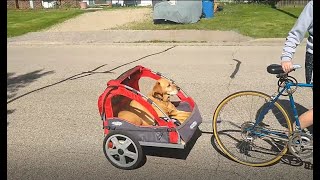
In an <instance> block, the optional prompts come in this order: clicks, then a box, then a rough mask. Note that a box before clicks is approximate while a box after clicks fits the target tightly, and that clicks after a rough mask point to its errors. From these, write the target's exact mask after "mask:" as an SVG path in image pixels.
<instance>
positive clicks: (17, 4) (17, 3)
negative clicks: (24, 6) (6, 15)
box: [14, 0, 19, 9]
mask: <svg viewBox="0 0 320 180" xmlns="http://www.w3.org/2000/svg"><path fill="white" fill-rule="evenodd" d="M14 1H15V4H16V9H19V0H14Z"/></svg>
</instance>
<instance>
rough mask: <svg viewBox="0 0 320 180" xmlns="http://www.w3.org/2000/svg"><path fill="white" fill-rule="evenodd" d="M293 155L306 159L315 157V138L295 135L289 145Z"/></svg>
mask: <svg viewBox="0 0 320 180" xmlns="http://www.w3.org/2000/svg"><path fill="white" fill-rule="evenodd" d="M288 147H289V151H290V152H291V154H293V155H294V156H296V157H298V158H302V159H306V158H309V157H312V156H313V137H312V135H310V134H306V133H299V132H296V133H293V134H292V136H291V137H290V138H289V143H288Z"/></svg>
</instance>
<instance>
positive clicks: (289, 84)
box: [249, 82, 313, 140]
mask: <svg viewBox="0 0 320 180" xmlns="http://www.w3.org/2000/svg"><path fill="white" fill-rule="evenodd" d="M291 87H309V88H310V87H311V88H313V84H306V83H292V82H285V85H284V87H283V88H282V89H281V90H280V91H279V93H278V94H276V95H275V96H271V100H270V101H269V104H268V107H267V108H264V109H263V111H262V112H261V113H260V114H259V116H258V118H257V119H256V122H255V124H254V125H253V127H251V129H249V131H251V132H253V130H254V129H255V127H256V126H257V125H258V124H259V123H261V122H262V120H263V118H264V116H265V115H266V114H267V113H268V111H269V110H270V109H272V107H273V106H274V103H275V102H276V101H277V100H278V99H279V97H280V96H281V95H282V94H283V92H285V91H287V92H290V91H291ZM288 96H289V101H290V107H291V109H292V111H293V115H294V118H295V119H294V120H295V123H296V127H297V129H298V131H299V132H300V131H301V126H300V121H299V115H298V111H297V109H296V106H295V102H294V98H293V93H288ZM266 131H267V132H268V134H271V135H277V136H280V137H279V138H281V139H283V140H288V136H287V135H286V134H284V133H281V132H276V131H270V130H265V131H264V132H266ZM254 133H256V134H258V135H262V136H265V134H266V133H264V134H262V133H259V132H254Z"/></svg>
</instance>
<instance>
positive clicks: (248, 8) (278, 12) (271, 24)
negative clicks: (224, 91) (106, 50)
mask: <svg viewBox="0 0 320 180" xmlns="http://www.w3.org/2000/svg"><path fill="white" fill-rule="evenodd" d="M223 7H224V9H223V11H220V12H216V13H215V15H214V18H211V19H201V20H200V21H199V22H197V23H195V24H177V25H172V24H170V25H164V24H158V25H155V24H153V21H152V17H151V15H150V16H149V17H148V18H147V19H146V20H145V21H144V22H135V23H131V24H129V25H125V26H120V27H117V28H116V29H134V30H181V29H197V30H221V31H235V32H238V33H240V34H243V35H246V36H250V37H254V38H279V37H286V35H287V34H288V32H289V30H290V29H291V28H292V26H293V25H294V23H295V21H296V20H297V17H298V16H299V14H300V12H301V11H302V9H303V7H285V8H281V9H274V8H271V7H270V6H269V5H259V4H257V5H255V4H228V5H224V6H223ZM295 16H296V17H295Z"/></svg>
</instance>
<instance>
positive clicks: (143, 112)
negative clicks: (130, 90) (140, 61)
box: [118, 78, 190, 126]
mask: <svg viewBox="0 0 320 180" xmlns="http://www.w3.org/2000/svg"><path fill="white" fill-rule="evenodd" d="M178 91H179V89H178V87H177V86H176V85H175V84H173V83H172V82H171V81H169V80H167V79H164V78H161V79H159V80H158V81H157V82H156V84H155V85H154V87H153V89H152V91H151V92H150V93H149V95H148V97H149V98H150V99H151V100H152V101H153V102H154V103H156V104H157V105H158V106H159V107H160V108H161V110H162V111H164V113H166V114H167V116H169V117H170V118H174V119H177V120H179V121H180V122H181V123H183V122H184V121H185V120H186V119H187V118H188V117H189V116H190V112H186V111H179V110H177V109H176V107H175V106H174V105H173V104H172V103H171V102H170V96H171V95H175V94H177V93H178ZM153 108H154V109H155V111H156V112H157V114H158V116H159V117H163V113H162V112H161V111H160V110H159V109H158V108H157V107H155V106H153ZM118 117H119V118H122V119H125V120H127V121H129V122H131V123H133V124H135V125H139V126H140V125H144V126H147V125H153V124H154V120H153V117H152V115H151V114H150V112H149V111H148V110H147V109H146V108H145V107H144V106H142V105H141V104H140V103H138V102H137V101H135V100H132V101H131V102H130V104H129V106H128V107H127V108H126V110H123V111H120V112H119V113H118Z"/></svg>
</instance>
